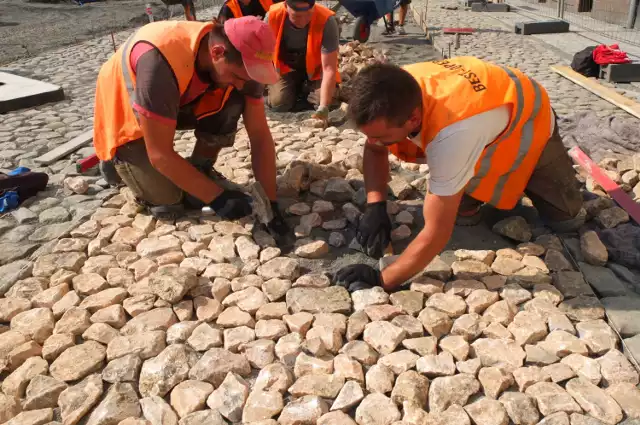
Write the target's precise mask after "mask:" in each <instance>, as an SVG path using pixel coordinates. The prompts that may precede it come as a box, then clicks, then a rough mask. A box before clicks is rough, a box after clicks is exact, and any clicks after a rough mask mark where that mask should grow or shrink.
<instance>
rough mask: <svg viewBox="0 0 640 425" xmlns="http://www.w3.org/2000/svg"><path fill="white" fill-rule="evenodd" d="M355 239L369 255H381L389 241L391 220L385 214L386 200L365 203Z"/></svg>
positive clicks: (377, 256)
mask: <svg viewBox="0 0 640 425" xmlns="http://www.w3.org/2000/svg"><path fill="white" fill-rule="evenodd" d="M356 240H357V241H358V243H359V244H360V245H361V246H362V249H363V250H364V253H365V254H367V255H368V256H369V257H373V258H380V257H382V255H383V254H384V250H385V249H386V248H387V246H388V245H389V242H391V220H390V219H389V215H388V214H387V202H386V201H381V202H374V203H371V204H367V209H366V210H365V212H364V215H363V216H362V217H361V218H360V223H359V224H358V230H357V231H356Z"/></svg>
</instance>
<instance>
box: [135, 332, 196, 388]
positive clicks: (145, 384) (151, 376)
mask: <svg viewBox="0 0 640 425" xmlns="http://www.w3.org/2000/svg"><path fill="white" fill-rule="evenodd" d="M197 361H198V356H197V355H196V354H195V352H194V351H193V350H191V349H190V348H189V347H187V346H186V345H183V344H173V345H169V346H168V347H167V348H165V349H164V350H162V352H161V353H160V354H158V355H157V356H156V357H154V358H151V359H148V360H146V361H145V362H144V363H143V364H142V369H141V370H140V383H139V385H138V390H139V391H140V394H141V395H143V396H145V397H146V396H160V397H164V396H165V395H166V394H167V393H169V391H171V389H172V388H173V387H175V386H176V385H177V384H179V383H180V382H182V381H184V380H186V379H187V375H188V374H189V370H190V369H191V368H192V367H193V366H194V365H195V364H196V362H197Z"/></svg>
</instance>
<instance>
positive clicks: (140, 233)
mask: <svg viewBox="0 0 640 425" xmlns="http://www.w3.org/2000/svg"><path fill="white" fill-rule="evenodd" d="M273 128H274V129H273V134H274V138H275V140H276V144H277V152H278V154H277V155H278V168H279V170H280V172H281V176H280V177H279V179H278V191H279V195H280V197H281V199H282V200H283V201H282V205H281V206H282V208H283V210H285V214H286V215H287V217H288V220H289V221H291V222H292V223H293V224H294V225H295V232H296V235H297V236H298V238H299V239H298V243H297V244H296V247H295V249H294V252H293V253H283V252H282V251H281V249H280V248H278V247H276V246H275V244H274V241H273V239H271V237H270V236H269V235H268V234H267V233H265V232H263V231H260V230H257V229H255V228H254V224H253V223H252V222H251V221H250V220H243V221H240V222H228V221H223V220H220V219H219V218H217V217H215V216H205V217H201V216H199V217H187V218H183V219H180V220H178V221H164V220H156V219H154V218H153V217H151V216H148V215H146V214H143V213H141V212H140V211H139V209H138V208H137V207H136V206H135V205H133V204H131V203H130V202H129V201H128V199H129V195H128V193H127V191H126V190H123V191H122V193H120V194H117V195H115V196H113V197H111V198H109V199H108V200H106V201H105V203H104V204H103V206H102V207H101V208H99V209H98V210H97V211H96V212H95V213H94V214H93V216H92V217H91V220H89V221H87V222H86V223H84V224H82V225H80V226H79V227H77V228H75V229H74V230H72V231H71V232H70V233H69V235H68V237H65V238H62V239H60V240H59V241H58V242H57V244H56V245H55V246H54V247H53V249H52V252H51V253H50V254H47V255H41V256H39V257H38V258H37V259H36V261H35V263H34V264H33V265H32V266H31V267H27V268H25V270H24V272H23V274H22V276H21V279H20V280H19V281H17V282H16V283H15V284H13V286H12V287H11V288H10V289H9V290H8V291H7V292H6V294H4V297H3V298H0V370H1V371H2V375H1V376H2V385H1V389H2V392H1V393H0V423H5V424H7V425H40V424H47V423H48V424H59V423H62V424H64V425H75V424H78V423H82V424H86V425H211V424H214V425H224V424H226V423H240V422H241V423H255V424H256V425H258V424H259V425H277V424H281V425H303V424H304V425H315V424H318V425H355V424H356V423H357V424H358V425H391V424H394V423H398V421H402V422H401V423H403V424H406V425H409V424H411V425H435V424H438V425H439V424H442V425H444V424H460V425H470V424H471V423H474V424H477V425H508V424H509V423H514V424H518V425H520V424H523V425H534V424H538V423H541V424H567V425H568V424H569V423H571V424H572V425H576V424H600V423H606V424H617V423H621V422H622V421H623V420H627V423H629V424H632V423H634V422H633V420H634V419H640V409H639V406H640V390H638V389H637V387H636V386H637V385H638V382H639V376H638V372H637V371H636V370H635V369H634V368H633V366H632V365H631V363H630V362H629V360H627V358H626V357H625V356H624V355H623V354H622V352H621V351H620V341H619V338H618V336H617V334H616V332H614V331H613V330H612V328H611V327H610V326H609V324H608V323H607V322H606V321H605V320H606V319H605V309H604V308H603V306H602V305H601V304H600V302H599V301H598V298H597V297H596V296H595V294H594V292H593V290H592V287H591V286H593V287H594V288H595V289H596V291H597V292H598V293H599V294H600V295H601V296H605V297H611V296H613V295H614V294H615V295H616V296H617V297H622V293H623V292H624V291H626V290H627V288H626V287H625V286H624V285H622V286H621V287H612V286H611V284H610V280H609V276H608V275H607V276H606V277H607V278H606V279H603V276H604V275H605V274H606V273H611V270H610V269H608V268H605V267H602V266H603V265H604V264H605V263H607V251H606V249H605V248H604V247H603V246H601V245H602V244H601V243H600V241H599V240H598V238H597V235H595V236H594V233H593V232H585V233H584V234H583V235H582V236H581V239H580V240H579V241H578V246H577V252H579V253H580V254H581V255H582V258H583V259H584V261H585V266H588V267H590V268H589V269H588V270H591V274H589V273H587V274H586V278H587V282H585V280H584V279H583V277H582V274H581V273H580V272H578V271H576V270H575V269H574V267H573V265H572V263H571V262H570V261H569V259H568V258H567V257H566V256H565V255H564V254H563V247H562V243H561V241H560V240H559V239H558V238H557V237H555V236H553V235H542V236H538V237H537V238H534V237H533V236H532V231H531V229H530V228H529V227H528V225H527V223H526V222H525V221H524V220H523V219H521V218H519V217H516V218H511V219H507V220H505V221H502V222H499V223H498V224H496V226H495V227H494V231H496V232H498V233H500V234H502V235H504V236H505V237H508V238H510V239H512V240H514V241H517V242H516V243H517V245H515V248H513V249H512V248H507V249H500V250H497V251H490V250H485V251H469V250H458V251H455V252H445V253H443V254H442V255H441V256H440V257H438V258H436V259H435V260H434V261H433V262H432V263H431V264H430V265H429V266H428V267H427V268H426V269H425V271H424V273H422V274H421V275H420V276H417V277H416V278H414V279H413V280H412V282H411V284H410V286H409V287H408V288H407V289H405V290H402V291H398V292H395V293H393V294H387V293H385V292H384V291H383V290H382V289H381V288H373V289H366V290H361V291H356V292H354V293H352V294H349V293H348V292H347V291H346V290H345V289H344V288H341V287H336V286H333V285H332V282H331V279H330V277H328V276H326V275H324V274H319V273H309V272H308V271H307V270H306V269H305V268H304V267H302V266H301V264H302V260H303V259H304V260H305V261H307V259H320V260H321V259H323V258H327V257H329V256H330V255H331V249H332V248H331V246H340V245H343V244H345V243H347V242H348V241H349V240H350V237H349V236H348V234H349V230H348V229H349V227H353V224H350V223H354V222H355V221H356V220H357V217H358V216H359V215H360V214H361V211H362V207H363V205H364V203H365V198H364V192H363V182H362V174H361V172H362V157H361V152H362V144H363V143H364V139H363V137H362V135H360V134H358V133H356V132H355V131H353V130H345V131H343V132H340V131H339V130H337V129H335V128H329V129H327V130H324V131H318V130H316V129H312V130H309V129H305V128H302V129H301V128H299V127H295V126H291V125H279V126H275V125H274V126H273ZM190 143H192V138H191V136H190V135H186V136H185V137H184V139H182V140H181V141H179V143H178V146H186V145H187V144H190ZM219 165H220V167H221V171H224V173H225V174H226V175H227V176H228V177H231V178H233V179H234V180H235V181H236V182H239V183H248V182H250V181H251V178H252V173H251V171H250V155H249V154H248V144H247V142H246V134H244V133H242V134H239V136H238V143H236V145H235V146H234V148H231V149H225V151H224V152H222V154H221V155H220V159H219ZM393 166H394V167H396V168H397V167H403V168H404V171H405V172H409V171H415V172H419V173H422V174H423V177H422V180H421V179H418V180H416V181H414V183H408V182H407V181H405V180H403V179H402V178H400V177H397V176H394V178H393V180H392V182H391V191H392V193H393V194H394V196H395V198H396V200H395V201H391V202H389V204H388V205H389V208H388V210H389V213H390V214H391V215H392V216H393V221H394V223H395V226H396V227H395V229H394V239H396V240H398V239H402V238H406V237H409V235H410V234H411V233H412V232H413V233H415V231H416V230H417V229H416V224H415V223H414V219H415V218H416V212H417V211H416V210H417V209H418V208H420V207H421V201H420V200H419V199H418V198H419V196H417V195H418V194H419V191H422V190H424V189H425V185H426V182H425V180H424V175H426V173H427V171H428V170H427V169H426V168H425V167H424V166H413V165H409V164H400V163H398V162H394V163H393ZM421 167H422V168H421ZM592 207H593V206H592ZM612 208H617V207H609V208H607V209H601V210H600V211H597V212H596V211H595V209H597V208H595V207H593V208H592V209H590V211H591V213H592V214H594V215H595V216H596V217H597V220H598V222H599V223H610V222H608V221H606V220H607V217H609V216H611V215H613V214H612V212H611V209H612ZM532 239H533V241H531V240H532ZM611 274H612V275H613V273H611ZM614 277H615V276H614ZM589 284H591V286H590V285H589ZM625 293H626V292H625ZM619 319H620V318H619V317H618V318H613V319H612V320H619ZM620 320H622V319H620ZM621 323H622V322H617V323H616V325H620V324H621ZM622 324H624V323H622ZM627 325H628V326H634V325H633V323H630V324H629V323H627ZM627 331H628V329H627ZM627 331H625V332H627ZM625 335H626V334H625ZM276 421H277V422H276Z"/></svg>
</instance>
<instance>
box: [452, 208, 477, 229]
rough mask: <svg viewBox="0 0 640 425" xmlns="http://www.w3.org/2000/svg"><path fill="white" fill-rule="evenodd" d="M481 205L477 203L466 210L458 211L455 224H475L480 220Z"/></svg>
mask: <svg viewBox="0 0 640 425" xmlns="http://www.w3.org/2000/svg"><path fill="white" fill-rule="evenodd" d="M481 207H482V205H478V206H477V207H475V208H473V209H470V210H466V211H458V215H457V216H456V225H458V226H465V227H469V226H476V225H477V224H479V223H480V222H481V221H482V210H481Z"/></svg>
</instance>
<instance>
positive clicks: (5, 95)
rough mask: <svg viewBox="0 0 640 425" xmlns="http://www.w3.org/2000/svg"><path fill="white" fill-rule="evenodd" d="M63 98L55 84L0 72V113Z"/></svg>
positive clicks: (62, 92) (62, 91) (59, 88)
mask: <svg viewBox="0 0 640 425" xmlns="http://www.w3.org/2000/svg"><path fill="white" fill-rule="evenodd" d="M62 99H64V90H63V89H62V87H60V86H57V85H55V84H50V83H47V82H44V81H38V80H33V79H31V78H24V77H21V76H19V75H13V74H9V73H7V72H0V114H3V113H6V112H9V111H15V110H17V109H25V108H31V107H33V106H39V105H43V104H45V103H49V102H57V101H59V100H62Z"/></svg>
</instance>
